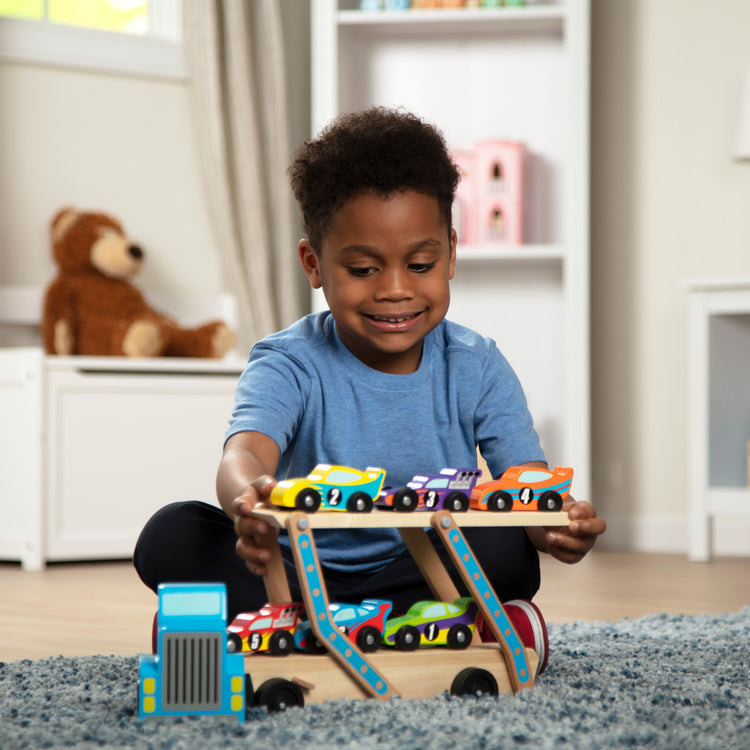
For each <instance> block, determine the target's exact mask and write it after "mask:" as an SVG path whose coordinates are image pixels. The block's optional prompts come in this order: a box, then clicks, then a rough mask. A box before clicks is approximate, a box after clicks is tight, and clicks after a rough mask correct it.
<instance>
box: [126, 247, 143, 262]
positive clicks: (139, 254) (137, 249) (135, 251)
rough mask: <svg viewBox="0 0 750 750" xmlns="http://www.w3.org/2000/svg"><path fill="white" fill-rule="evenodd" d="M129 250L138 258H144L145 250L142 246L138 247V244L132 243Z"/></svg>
mask: <svg viewBox="0 0 750 750" xmlns="http://www.w3.org/2000/svg"><path fill="white" fill-rule="evenodd" d="M128 252H129V253H130V255H131V256H132V257H133V258H135V259H136V260H142V259H143V250H141V248H140V247H138V245H131V246H130V247H129V248H128Z"/></svg>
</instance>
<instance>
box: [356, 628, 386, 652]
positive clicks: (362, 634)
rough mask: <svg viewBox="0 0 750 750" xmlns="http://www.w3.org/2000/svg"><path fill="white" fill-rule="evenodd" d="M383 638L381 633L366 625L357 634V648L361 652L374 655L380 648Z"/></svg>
mask: <svg viewBox="0 0 750 750" xmlns="http://www.w3.org/2000/svg"><path fill="white" fill-rule="evenodd" d="M381 640H382V636H381V635H380V631H379V630H378V629H377V628H376V627H373V626H372V625H365V626H364V627H363V628H360V630H359V632H358V633H357V646H358V648H359V650H360V651H363V652H364V653H366V654H372V653H373V652H375V651H377V650H378V649H379V648H380V642H381Z"/></svg>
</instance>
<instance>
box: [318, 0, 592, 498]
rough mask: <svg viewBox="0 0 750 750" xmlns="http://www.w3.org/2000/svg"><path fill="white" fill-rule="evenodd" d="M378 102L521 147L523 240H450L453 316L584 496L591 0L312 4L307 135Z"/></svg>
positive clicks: (463, 143)
mask: <svg viewBox="0 0 750 750" xmlns="http://www.w3.org/2000/svg"><path fill="white" fill-rule="evenodd" d="M374 104H378V105H386V106H403V107H405V108H406V109H408V110H410V111H413V112H415V113H416V114H418V115H420V116H422V117H424V118H425V119H426V120H428V121H430V122H433V123H435V124H436V125H437V126H438V127H439V128H440V129H441V130H442V131H443V133H444V135H445V137H446V140H447V142H448V143H449V145H450V146H451V147H454V148H471V147H472V146H473V145H474V144H475V143H476V142H478V141H480V140H485V139H491V138H508V139H512V140H519V141H523V142H524V143H525V144H526V146H527V150H528V153H529V159H528V160H527V175H528V179H527V188H528V189H527V191H526V203H527V207H528V210H527V211H526V212H525V218H524V236H525V238H526V243H525V244H523V245H520V246H509V245H489V246H487V245H482V246H460V247H459V249H458V262H457V271H456V277H455V279H454V281H453V285H452V301H451V309H450V312H449V318H451V319H452V320H455V321H457V322H459V323H463V324H465V325H469V326H471V327H473V328H475V329H477V330H479V331H481V332H482V333H484V334H485V335H488V336H492V338H494V339H495V340H496V341H497V343H498V345H499V346H500V349H501V350H502V351H503V353H504V354H505V355H506V356H507V357H508V359H509V360H510V362H511V364H512V365H513V366H514V368H515V369H516V371H517V372H518V374H519V377H520V378H521V380H522V382H523V384H524V387H525V389H526V392H527V396H528V398H529V404H530V407H531V410H532V413H533V415H534V418H535V422H536V424H537V428H538V430H539V432H540V434H541V436H542V441H543V443H544V447H545V450H546V451H547V454H548V457H549V460H550V462H552V463H558V464H568V465H571V466H573V467H574V468H575V470H576V479H575V482H574V494H575V495H576V497H578V498H580V499H590V475H591V468H590V414H589V386H590V383H589V380H590V379H589V362H590V357H589V282H588V279H589V230H588V223H589V177H588V173H589V156H588V154H589V130H588V128H589V125H588V122H589V2H588V0H561V1H560V2H549V3H538V2H537V3H534V4H529V5H527V6H526V7H520V8H497V9H481V8H478V9H468V8H467V9H455V10H453V9H450V10H449V9H439V10H408V11H371V12H365V11H360V10H358V3H357V2H354V1H352V0H348V1H347V0H340V1H339V2H337V0H313V3H312V127H313V132H318V131H319V130H320V129H321V128H322V127H323V126H325V125H326V124H327V123H328V122H329V121H330V120H331V119H332V118H333V117H335V116H336V115H337V114H338V113H339V112H344V111H352V110H357V109H362V108H365V107H368V106H371V105H374ZM324 305H325V301H324V300H323V298H322V295H320V294H315V295H314V298H313V307H314V309H321V308H322V307H323V306H324Z"/></svg>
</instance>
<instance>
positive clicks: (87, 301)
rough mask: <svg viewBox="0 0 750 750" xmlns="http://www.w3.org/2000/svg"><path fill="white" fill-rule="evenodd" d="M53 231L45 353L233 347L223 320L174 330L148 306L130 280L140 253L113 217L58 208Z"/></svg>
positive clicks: (215, 351)
mask: <svg viewBox="0 0 750 750" xmlns="http://www.w3.org/2000/svg"><path fill="white" fill-rule="evenodd" d="M51 234H52V254H53V256H54V258H55V261H56V263H57V266H58V275H57V277H56V278H55V279H54V281H53V282H52V283H51V284H50V286H49V288H48V289H47V292H46V294H45V298H44V313H43V316H42V337H43V339H44V348H45V349H46V351H47V352H48V353H49V354H60V355H71V354H84V355H104V356H123V355H124V356H127V357H156V356H168V357H222V356H224V354H226V353H227V352H228V351H229V350H230V349H232V347H233V346H234V342H235V337H234V333H233V332H232V331H231V330H230V329H229V328H228V327H227V325H226V324H225V323H223V322H221V321H214V322H210V323H206V324H205V325H202V326H199V327H198V328H192V329H187V328H180V327H179V326H178V325H177V324H176V323H175V322H174V321H173V320H171V319H170V318H168V317H166V316H165V315H162V314H161V313H159V312H157V311H156V310H153V309H152V308H151V307H150V306H149V305H148V303H147V302H146V301H145V300H144V298H143V296H142V295H141V293H140V292H139V291H138V290H137V289H136V288H135V287H134V286H132V285H131V284H130V283H129V281H128V279H130V278H131V277H132V276H133V275H134V274H135V273H136V272H137V271H138V270H139V269H140V267H141V265H142V264H143V251H142V250H141V248H140V247H138V245H135V244H133V243H132V242H131V241H130V239H128V237H127V235H126V234H125V232H124V231H123V229H122V226H121V225H120V223H119V222H118V221H116V220H115V219H113V218H112V217H111V216H107V215H106V214H103V213H95V212H91V211H77V210H75V209H73V208H63V209H62V210H61V211H59V212H58V213H57V214H56V216H55V217H54V219H52V224H51Z"/></svg>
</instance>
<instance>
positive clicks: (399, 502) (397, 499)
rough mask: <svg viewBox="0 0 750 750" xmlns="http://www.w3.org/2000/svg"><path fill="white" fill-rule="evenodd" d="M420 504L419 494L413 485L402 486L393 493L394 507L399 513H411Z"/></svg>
mask: <svg viewBox="0 0 750 750" xmlns="http://www.w3.org/2000/svg"><path fill="white" fill-rule="evenodd" d="M418 505H419V495H417V493H416V492H415V491H414V490H413V489H412V488H411V487H401V489H398V490H396V491H395V492H394V493H393V507H394V509H395V510H397V511H399V513H411V512H412V511H413V510H416V509H417V506H418Z"/></svg>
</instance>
